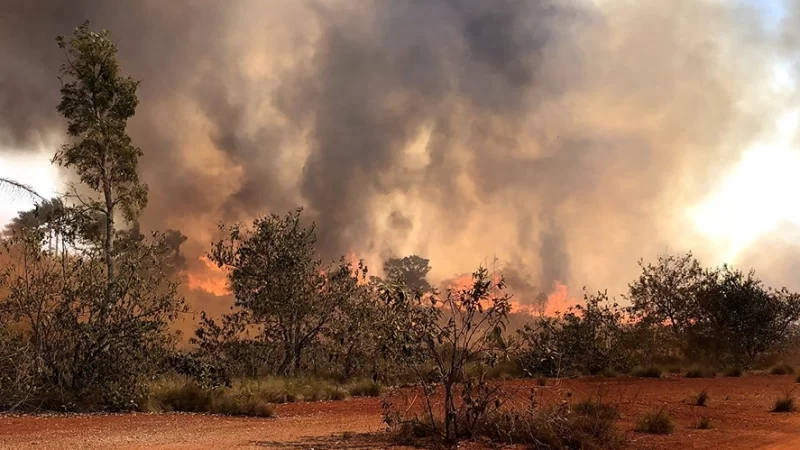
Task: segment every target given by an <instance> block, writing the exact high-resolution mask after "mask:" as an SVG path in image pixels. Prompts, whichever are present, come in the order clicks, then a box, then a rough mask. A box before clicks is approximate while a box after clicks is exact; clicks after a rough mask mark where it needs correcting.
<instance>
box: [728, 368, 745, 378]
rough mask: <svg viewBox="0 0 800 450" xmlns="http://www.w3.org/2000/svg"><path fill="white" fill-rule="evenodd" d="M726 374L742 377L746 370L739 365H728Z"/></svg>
mask: <svg viewBox="0 0 800 450" xmlns="http://www.w3.org/2000/svg"><path fill="white" fill-rule="evenodd" d="M724 374H725V376H726V377H741V376H742V375H743V374H744V371H743V370H742V369H741V368H739V367H728V368H727V369H725V373H724Z"/></svg>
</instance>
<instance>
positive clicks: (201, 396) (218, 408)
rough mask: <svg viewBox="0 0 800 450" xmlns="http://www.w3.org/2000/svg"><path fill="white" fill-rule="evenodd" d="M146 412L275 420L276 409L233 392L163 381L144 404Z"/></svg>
mask: <svg viewBox="0 0 800 450" xmlns="http://www.w3.org/2000/svg"><path fill="white" fill-rule="evenodd" d="M140 409H141V410H142V411H145V412H173V411H180V412H207V413H212V414H224V415H230V416H254V417H272V416H273V415H274V413H275V409H274V407H273V405H272V404H270V402H268V401H267V400H265V399H263V398H261V397H259V396H257V395H253V394H252V393H248V392H243V391H235V390H233V389H224V388H221V389H214V390H208V389H202V388H201V387H199V386H198V385H197V384H195V383H193V382H190V381H183V382H181V381H180V380H174V381H169V382H162V383H160V384H159V385H157V386H154V387H152V388H151V392H150V395H149V396H148V397H147V398H146V399H145V401H144V402H143V403H142V404H141V405H140Z"/></svg>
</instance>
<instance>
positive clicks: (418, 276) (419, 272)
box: [383, 255, 432, 292]
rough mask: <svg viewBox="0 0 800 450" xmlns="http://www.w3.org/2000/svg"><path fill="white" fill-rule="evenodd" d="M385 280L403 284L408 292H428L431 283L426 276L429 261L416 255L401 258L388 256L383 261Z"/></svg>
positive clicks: (428, 269)
mask: <svg viewBox="0 0 800 450" xmlns="http://www.w3.org/2000/svg"><path fill="white" fill-rule="evenodd" d="M383 271H384V273H386V281H387V282H388V283H393V284H403V285H404V286H405V287H406V288H407V289H408V290H409V291H410V292H417V291H421V292H430V291H431V289H432V288H431V285H430V283H428V280H427V279H426V277H427V276H428V272H430V271H431V266H430V261H429V260H427V259H425V258H422V257H420V256H417V255H411V256H406V257H403V258H390V259H388V260H386V261H385V262H384V263H383Z"/></svg>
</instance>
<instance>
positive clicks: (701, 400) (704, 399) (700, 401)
mask: <svg viewBox="0 0 800 450" xmlns="http://www.w3.org/2000/svg"><path fill="white" fill-rule="evenodd" d="M708 398H709V397H708V392H706V391H705V390H703V391H702V392H700V393H699V394H697V397H695V400H694V404H695V405H697V406H706V403H708Z"/></svg>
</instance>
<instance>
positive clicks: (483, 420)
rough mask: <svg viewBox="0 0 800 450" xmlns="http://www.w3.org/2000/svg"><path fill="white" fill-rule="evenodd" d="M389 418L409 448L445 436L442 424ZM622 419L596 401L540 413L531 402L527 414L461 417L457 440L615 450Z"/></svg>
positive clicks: (555, 448) (516, 410)
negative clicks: (468, 418)
mask: <svg viewBox="0 0 800 450" xmlns="http://www.w3.org/2000/svg"><path fill="white" fill-rule="evenodd" d="M386 406H387V404H386V403H385V404H384V407H385V408H386ZM384 417H385V419H387V420H386V421H387V424H388V425H389V426H390V428H391V429H392V430H393V435H394V437H395V439H397V440H399V441H401V442H403V443H405V444H414V445H420V444H425V443H432V442H433V441H437V440H439V439H441V437H442V436H443V433H442V430H443V427H444V425H443V422H442V421H441V420H440V419H438V418H436V419H434V421H433V422H431V420H430V419H428V418H420V417H418V416H415V417H414V418H412V419H411V420H403V419H402V417H401V415H399V414H397V413H389V414H387V415H385V416H384ZM424 417H427V416H424ZM618 418H619V412H618V411H617V408H616V407H614V406H612V405H609V404H605V403H601V402H597V401H591V400H589V401H584V402H580V403H577V404H575V405H573V406H570V405H569V404H567V403H563V404H561V405H558V406H555V407H541V408H540V407H537V406H536V403H535V401H534V400H533V399H532V401H531V404H530V406H529V407H527V408H501V409H496V410H493V411H491V412H490V413H487V414H485V415H483V416H481V417H480V418H479V420H477V421H475V422H473V423H468V421H467V420H465V419H466V418H465V417H462V416H459V417H458V418H457V421H458V423H459V427H458V429H459V431H460V433H461V435H459V436H457V438H458V439H461V438H469V439H481V438H482V439H487V440H489V441H491V442H493V443H498V444H509V445H526V446H530V447H531V448H542V449H549V450H568V449H587V450H600V449H608V450H612V449H617V448H621V447H623V444H624V439H623V437H622V436H621V434H620V433H619V432H618V431H617V429H616V427H615V424H616V421H617V419H618Z"/></svg>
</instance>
